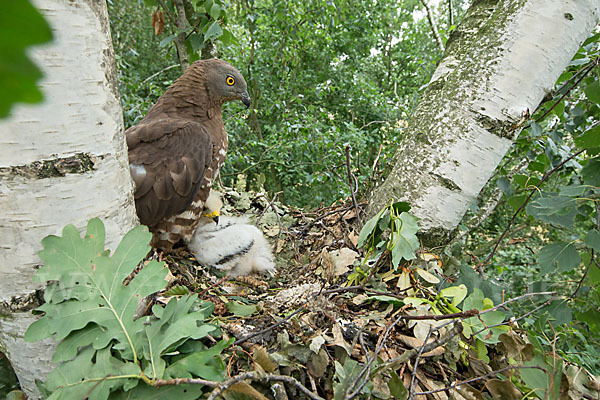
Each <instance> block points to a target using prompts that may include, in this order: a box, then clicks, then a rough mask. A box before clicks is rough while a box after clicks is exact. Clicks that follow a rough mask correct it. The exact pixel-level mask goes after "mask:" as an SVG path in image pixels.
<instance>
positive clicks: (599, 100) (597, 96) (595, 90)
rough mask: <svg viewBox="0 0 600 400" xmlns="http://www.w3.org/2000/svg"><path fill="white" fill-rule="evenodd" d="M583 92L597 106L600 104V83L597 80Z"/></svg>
mask: <svg viewBox="0 0 600 400" xmlns="http://www.w3.org/2000/svg"><path fill="white" fill-rule="evenodd" d="M583 92H584V93H585V96H586V97H587V98H588V100H590V101H593V102H594V103H596V104H600V82H598V81H597V80H595V81H594V82H592V83H590V84H589V85H587V86H586V87H585V89H583Z"/></svg>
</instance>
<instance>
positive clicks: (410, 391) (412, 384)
mask: <svg viewBox="0 0 600 400" xmlns="http://www.w3.org/2000/svg"><path fill="white" fill-rule="evenodd" d="M431 332H433V329H432V326H429V331H428V332H427V336H425V340H423V346H419V351H418V353H417V357H416V359H415V366H414V368H413V370H412V374H411V377H410V386H409V387H408V400H413V399H414V398H415V394H414V393H413V388H414V387H415V381H416V380H417V371H418V370H419V360H420V359H421V354H423V349H424V348H425V345H424V344H425V343H427V341H428V340H429V338H430V337H431Z"/></svg>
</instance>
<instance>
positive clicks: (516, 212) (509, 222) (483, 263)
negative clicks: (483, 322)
mask: <svg viewBox="0 0 600 400" xmlns="http://www.w3.org/2000/svg"><path fill="white" fill-rule="evenodd" d="M584 151H585V149H582V150H579V151H578V152H576V153H574V154H572V155H571V156H569V157H567V158H565V159H564V160H562V161H561V162H560V164H558V165H557V166H556V167H554V168H552V169H551V170H550V171H548V172H546V173H545V174H544V176H543V177H542V179H540V182H539V183H538V184H537V185H535V186H534V187H533V188H532V189H530V190H531V192H530V193H529V196H527V198H526V199H525V200H524V201H523V204H521V206H520V207H519V208H518V209H517V211H515V213H514V214H513V216H512V218H511V219H510V221H508V224H507V226H506V228H505V229H504V231H503V232H502V234H501V235H500V237H499V238H498V240H497V241H496V244H495V245H494V248H493V249H492V251H491V253H490V254H488V255H487V257H486V258H485V259H484V260H483V261H482V262H480V263H479V264H477V269H478V270H479V273H480V274H481V275H482V276H483V266H484V265H486V264H487V263H489V262H490V260H491V259H492V257H493V256H494V254H496V250H498V246H500V243H501V242H502V240H503V239H504V237H505V236H506V233H507V232H508V230H509V229H510V227H511V225H512V224H513V222H515V220H516V219H517V216H518V215H519V214H520V213H521V211H523V209H524V208H525V206H526V205H527V203H529V200H531V198H532V197H533V195H534V194H535V193H537V192H538V190H539V188H540V186H541V185H542V183H544V182H545V181H546V180H547V179H548V178H549V177H550V176H551V175H552V174H553V173H554V172H556V171H557V170H559V169H560V168H562V167H563V166H564V165H565V164H566V163H567V162H569V161H571V160H572V159H573V158H575V157H577V156H578V155H580V154H581V153H583V152H584Z"/></svg>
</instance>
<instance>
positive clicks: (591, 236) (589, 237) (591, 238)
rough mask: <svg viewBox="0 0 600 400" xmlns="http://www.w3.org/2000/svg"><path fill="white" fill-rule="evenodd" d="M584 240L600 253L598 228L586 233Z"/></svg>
mask: <svg viewBox="0 0 600 400" xmlns="http://www.w3.org/2000/svg"><path fill="white" fill-rule="evenodd" d="M583 242H584V243H585V244H586V246H588V247H591V248H592V249H594V250H596V251H597V252H599V253H600V232H598V230H596V229H592V230H591V231H589V232H588V233H587V234H586V235H585V239H584V240H583Z"/></svg>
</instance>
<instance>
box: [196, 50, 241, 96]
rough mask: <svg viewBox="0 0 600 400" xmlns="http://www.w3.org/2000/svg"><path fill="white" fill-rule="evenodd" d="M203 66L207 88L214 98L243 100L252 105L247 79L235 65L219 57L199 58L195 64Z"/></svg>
mask: <svg viewBox="0 0 600 400" xmlns="http://www.w3.org/2000/svg"><path fill="white" fill-rule="evenodd" d="M196 65H198V66H201V68H202V69H203V72H204V77H205V81H206V89H207V90H208V92H209V94H210V96H211V98H212V99H214V100H217V101H220V102H221V103H224V102H226V101H232V100H241V101H242V103H244V104H245V105H246V107H250V96H249V95H248V90H247V86H246V80H245V79H244V77H243V76H242V74H241V73H240V71H238V70H237V69H236V68H235V67H234V66H233V65H231V64H229V63H228V62H226V61H223V60H219V59H216V58H215V59H211V60H198V61H196V62H195V63H194V64H193V66H196Z"/></svg>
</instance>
